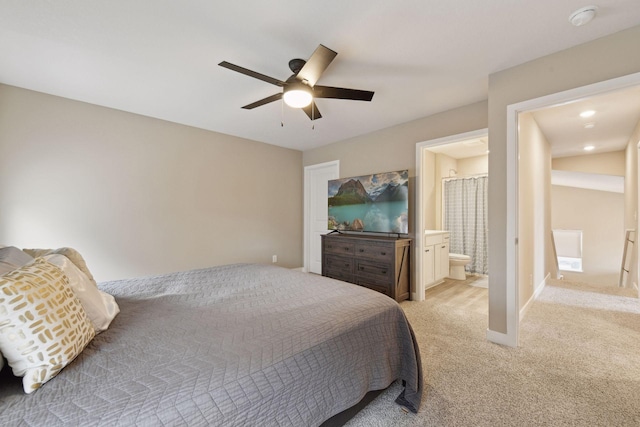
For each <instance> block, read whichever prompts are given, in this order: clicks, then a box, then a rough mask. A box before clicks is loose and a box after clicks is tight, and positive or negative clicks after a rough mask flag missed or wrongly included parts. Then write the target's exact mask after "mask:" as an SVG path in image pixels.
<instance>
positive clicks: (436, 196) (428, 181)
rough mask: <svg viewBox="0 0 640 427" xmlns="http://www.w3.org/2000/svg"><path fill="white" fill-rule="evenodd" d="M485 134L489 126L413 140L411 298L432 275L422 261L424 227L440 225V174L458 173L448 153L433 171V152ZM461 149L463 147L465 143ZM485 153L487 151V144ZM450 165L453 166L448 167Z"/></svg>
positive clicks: (419, 296)
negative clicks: (413, 245)
mask: <svg viewBox="0 0 640 427" xmlns="http://www.w3.org/2000/svg"><path fill="white" fill-rule="evenodd" d="M487 137H488V130H487V129H480V130H477V131H472V132H465V133H462V134H458V135H452V136H448V137H445V138H438V139H434V140H430V141H424V142H421V143H418V144H416V187H417V189H416V233H415V250H416V257H415V261H416V280H415V286H414V287H415V289H414V291H413V292H412V295H411V298H412V299H413V300H414V301H424V299H425V291H426V289H427V286H428V284H427V283H426V279H427V277H431V274H428V273H429V272H428V271H427V270H426V269H425V263H426V262H428V261H429V260H430V259H431V257H430V256H429V252H428V251H429V250H430V249H429V247H428V245H427V243H429V242H428V241H427V239H426V238H425V231H426V230H431V231H433V230H442V229H443V227H442V212H443V210H442V202H441V201H442V178H446V177H447V175H449V174H450V172H451V171H449V169H452V170H453V171H456V173H457V169H456V168H457V161H456V160H455V159H453V158H452V157H451V156H446V158H448V159H449V160H448V162H449V163H447V161H444V162H442V164H441V165H439V166H438V169H439V170H438V171H437V173H435V170H434V169H435V156H436V154H437V153H436V152H441V153H442V152H443V151H445V149H444V147H446V146H449V145H454V144H463V142H464V141H486V140H487ZM461 149H464V145H462V148H461ZM484 154H485V155H486V154H488V153H487V152H486V148H485V149H484ZM451 165H454V166H455V167H449V166H451ZM451 173H452V172H451ZM426 251H427V252H426ZM447 255H448V254H447Z"/></svg>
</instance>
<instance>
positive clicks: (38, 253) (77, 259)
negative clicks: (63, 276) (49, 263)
mask: <svg viewBox="0 0 640 427" xmlns="http://www.w3.org/2000/svg"><path fill="white" fill-rule="evenodd" d="M23 251H24V252H25V253H27V254H28V255H31V256H32V257H34V258H37V257H42V256H45V255H50V254H60V255H64V256H66V257H67V258H69V260H70V261H71V262H72V263H74V264H75V266H76V267H78V268H79V269H80V271H82V272H83V273H84V274H86V275H87V277H88V278H89V281H90V282H91V283H93V286H95V287H96V288H97V287H98V285H97V283H96V281H95V279H94V278H93V275H92V274H91V271H89V267H87V263H86V262H85V261H84V258H83V257H82V255H80V252H78V251H76V250H75V249H73V248H58V249H23Z"/></svg>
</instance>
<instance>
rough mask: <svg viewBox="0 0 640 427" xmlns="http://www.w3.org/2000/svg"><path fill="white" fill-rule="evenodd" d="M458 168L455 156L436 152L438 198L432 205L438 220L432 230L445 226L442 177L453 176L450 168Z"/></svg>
mask: <svg viewBox="0 0 640 427" xmlns="http://www.w3.org/2000/svg"><path fill="white" fill-rule="evenodd" d="M451 169H453V170H457V169H458V161H457V160H456V159H454V158H453V157H449V156H447V155H446V154H442V153H438V154H436V167H435V189H436V200H435V203H434V204H433V205H432V208H431V209H433V211H434V213H435V216H436V222H435V224H434V225H435V227H434V228H432V230H442V227H443V218H442V213H443V212H442V210H443V206H442V178H445V177H449V176H453V175H452V174H451V173H450V170H451Z"/></svg>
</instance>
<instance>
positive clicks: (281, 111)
mask: <svg viewBox="0 0 640 427" xmlns="http://www.w3.org/2000/svg"><path fill="white" fill-rule="evenodd" d="M280 127H281V128H283V127H284V100H282V101H281V102H280Z"/></svg>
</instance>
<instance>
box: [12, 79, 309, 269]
mask: <svg viewBox="0 0 640 427" xmlns="http://www.w3.org/2000/svg"><path fill="white" fill-rule="evenodd" d="M302 183H303V179H302V153H301V152H299V151H295V150H289V149H284V148H279V147H275V146H271V145H267V144H262V143H258V142H253V141H248V140H244V139H240V138H235V137H230V136H226V135H222V134H218V133H214V132H209V131H204V130H201V129H196V128H191V127H187V126H182V125H177V124H174V123H169V122H165V121H161V120H157V119H152V118H148V117H143V116H138V115H135V114H130V113H125V112H122V111H117V110H112V109H108V108H103V107H98V106H95V105H90V104H85V103H81V102H76V101H71V100H68V99H63V98H58V97H54V96H50V95H45V94H41V93H37V92H32V91H28V90H24V89H19V88H15V87H10V86H5V85H0V218H1V220H0V242H1V243H2V244H9V245H16V246H19V247H52V248H53V247H61V246H71V247H75V248H76V249H78V250H79V251H80V252H81V253H82V254H83V255H84V256H85V258H86V260H87V263H88V264H89V266H90V268H91V269H92V271H93V272H94V274H95V276H96V278H97V280H100V281H102V280H110V279H116V278H123V277H132V276H142V275H149V274H159V273H164V272H170V271H176V270H185V269H190V268H197V267H206V266H211V265H219V264H227V263H235V262H257V263H270V262H271V255H273V254H277V255H278V261H279V264H280V265H282V266H286V267H299V266H301V265H302V191H303V189H302Z"/></svg>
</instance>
